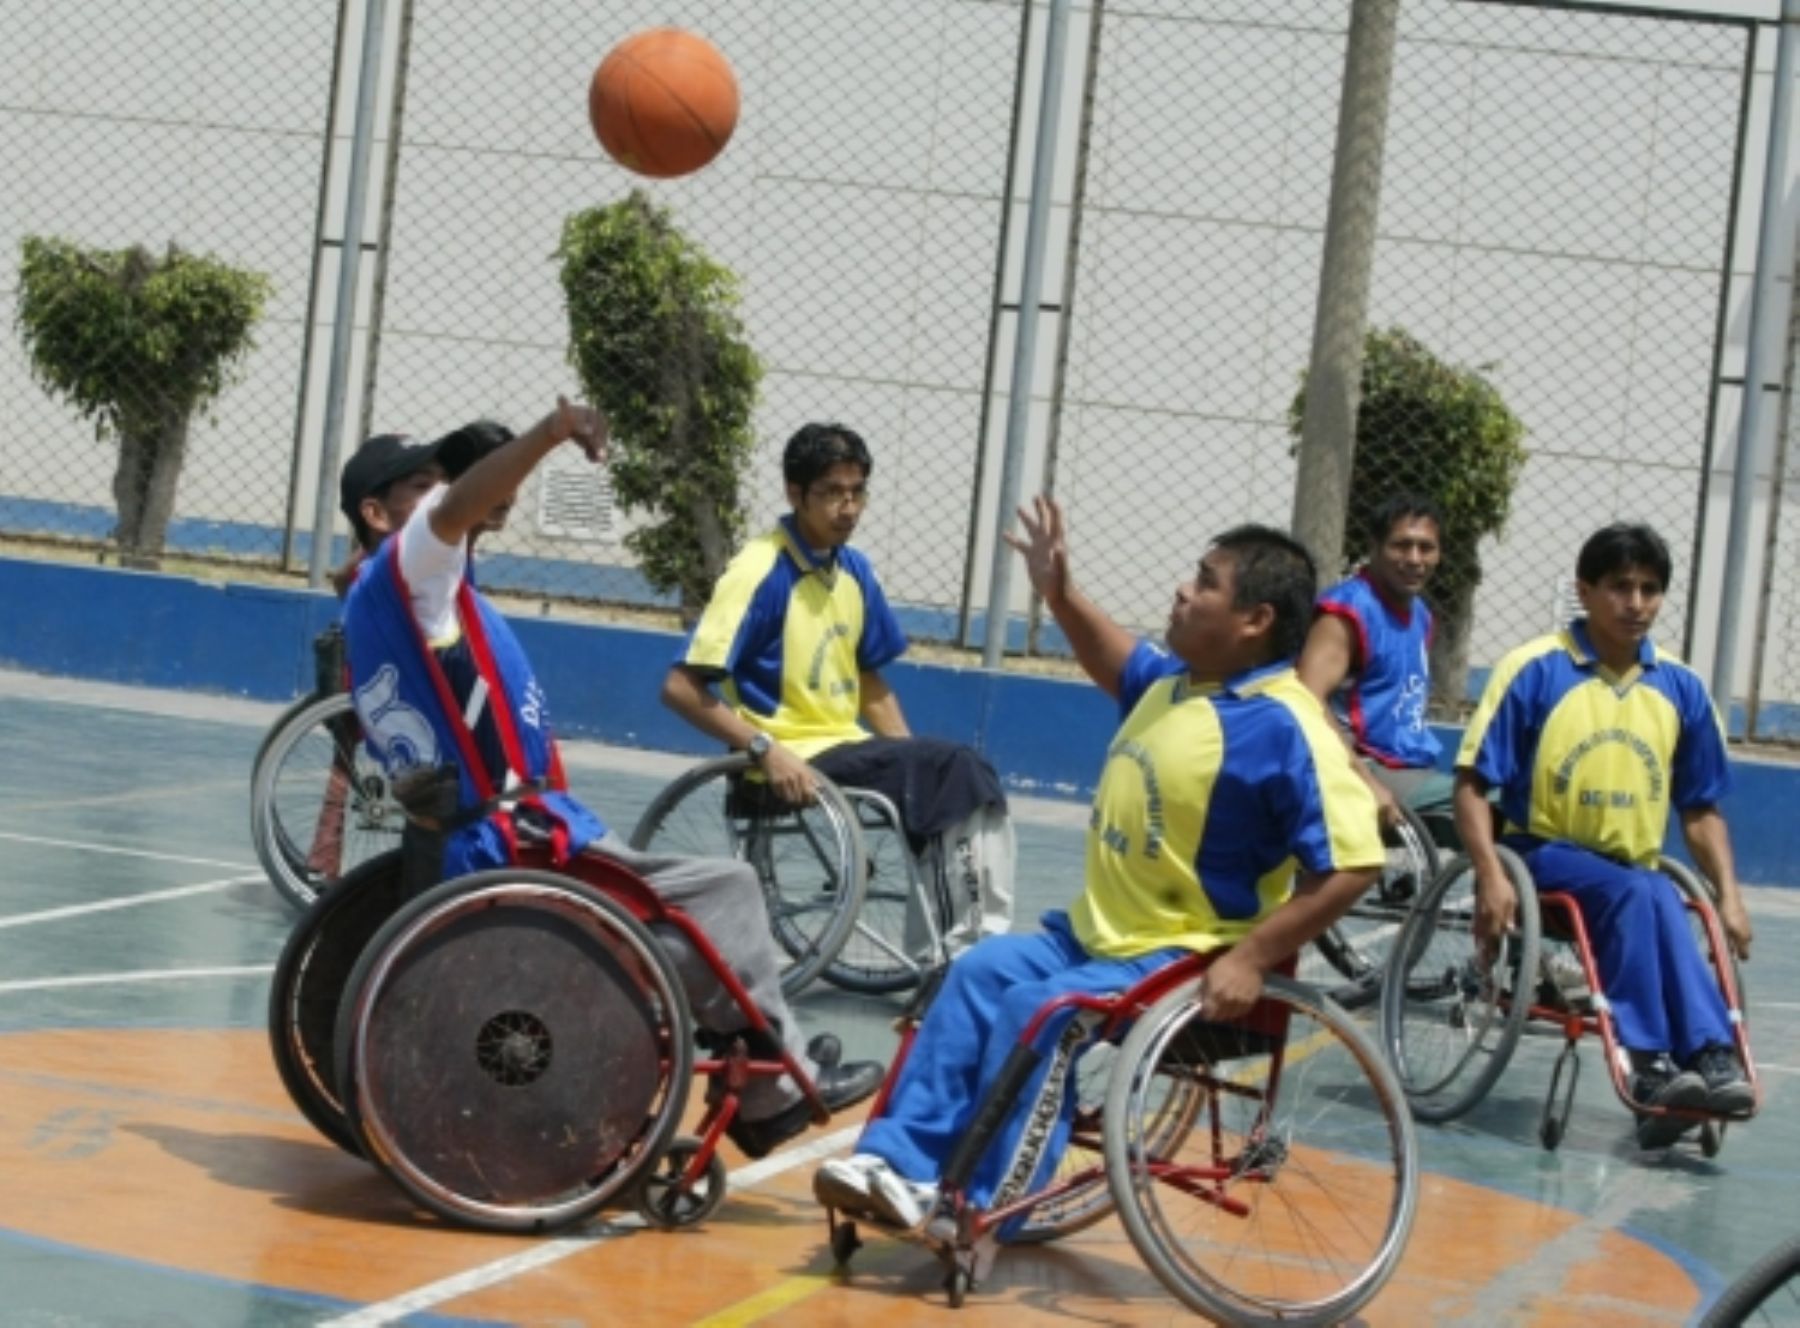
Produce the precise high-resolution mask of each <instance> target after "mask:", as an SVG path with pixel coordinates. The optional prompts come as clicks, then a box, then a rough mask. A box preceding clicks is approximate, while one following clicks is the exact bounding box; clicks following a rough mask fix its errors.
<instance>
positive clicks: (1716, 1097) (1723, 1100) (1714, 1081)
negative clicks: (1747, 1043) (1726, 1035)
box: [1688, 1043, 1756, 1116]
mask: <svg viewBox="0 0 1800 1328" xmlns="http://www.w3.org/2000/svg"><path fill="white" fill-rule="evenodd" d="M1688 1068H1689V1070H1690V1071H1692V1072H1693V1073H1696V1074H1698V1075H1699V1076H1700V1077H1701V1078H1702V1079H1704V1080H1705V1081H1706V1109H1707V1110H1708V1111H1716V1112H1718V1113H1719V1114H1720V1115H1721V1116H1738V1115H1742V1114H1743V1113H1744V1112H1747V1111H1749V1110H1750V1109H1751V1108H1752V1107H1754V1106H1755V1105H1756V1090H1755V1089H1754V1088H1752V1087H1751V1086H1750V1081H1749V1080H1748V1079H1747V1078H1745V1077H1744V1067H1743V1066H1741V1065H1739V1064H1738V1058H1737V1053H1736V1052H1734V1051H1732V1049H1731V1048H1730V1047H1724V1046H1720V1045H1719V1044H1718V1043H1714V1044H1713V1045H1712V1046H1710V1047H1702V1048H1701V1049H1700V1050H1699V1051H1698V1052H1697V1053H1696V1054H1695V1056H1694V1059H1693V1061H1692V1062H1690V1064H1689V1066H1688Z"/></svg>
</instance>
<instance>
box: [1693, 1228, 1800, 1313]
mask: <svg viewBox="0 0 1800 1328" xmlns="http://www.w3.org/2000/svg"><path fill="white" fill-rule="evenodd" d="M1792 1323H1800V1236H1796V1237H1793V1238H1791V1239H1789V1240H1787V1241H1784V1242H1783V1243H1781V1244H1780V1245H1777V1246H1776V1247H1775V1248H1774V1249H1772V1250H1770V1251H1769V1252H1768V1253H1767V1254H1765V1255H1764V1256H1763V1257H1762V1258H1760V1259H1758V1260H1757V1261H1756V1262H1755V1263H1753V1264H1751V1265H1750V1267H1749V1268H1747V1269H1745V1270H1744V1272H1743V1274H1742V1275H1741V1276H1740V1277H1739V1278H1738V1279H1737V1280H1736V1281H1735V1282H1733V1283H1732V1284H1731V1285H1730V1286H1728V1287H1726V1288H1725V1291H1724V1293H1723V1294H1722V1295H1720V1297H1719V1298H1718V1299H1717V1300H1716V1301H1714V1302H1713V1304H1712V1308H1711V1309H1709V1310H1707V1312H1706V1317H1705V1318H1704V1319H1702V1320H1701V1321H1700V1328H1740V1325H1745V1324H1792Z"/></svg>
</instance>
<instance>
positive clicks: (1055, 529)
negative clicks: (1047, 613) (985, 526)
mask: <svg viewBox="0 0 1800 1328" xmlns="http://www.w3.org/2000/svg"><path fill="white" fill-rule="evenodd" d="M1019 524H1020V526H1022V527H1023V528H1024V530H1025V538H1024V539H1020V538H1019V537H1018V536H1017V535H1015V534H1013V533H1012V532H1011V531H1010V530H1008V531H1003V532H1002V533H1001V536H1000V538H1002V539H1004V540H1005V541H1006V542H1007V543H1008V544H1010V545H1011V546H1012V547H1013V548H1015V549H1017V550H1018V551H1019V552H1020V553H1022V554H1024V555H1025V572H1026V575H1028V576H1029V577H1030V578H1031V588H1032V589H1033V590H1035V591H1037V593H1038V594H1039V595H1041V596H1043V598H1044V600H1045V602H1046V603H1050V604H1056V603H1058V602H1060V601H1061V599H1062V597H1063V595H1064V593H1065V592H1066V591H1067V590H1068V586H1069V546H1068V541H1067V539H1066V537H1065V533H1064V532H1065V523H1064V521H1063V510H1062V505H1061V504H1060V503H1058V502H1057V501H1056V499H1054V498H1052V497H1050V496H1049V495H1047V494H1039V495H1038V496H1037V497H1035V498H1033V499H1032V500H1031V510H1030V511H1027V510H1026V509H1025V508H1023V507H1021V508H1020V509H1019Z"/></svg>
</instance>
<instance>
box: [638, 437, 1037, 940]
mask: <svg viewBox="0 0 1800 1328" xmlns="http://www.w3.org/2000/svg"><path fill="white" fill-rule="evenodd" d="M873 467H874V461H873V459H872V458H871V456H870V455H869V449H868V447H867V446H866V445H865V444H864V442H863V440H862V439H861V438H860V437H858V436H857V435H856V434H854V433H852V432H851V431H850V430H849V429H846V428H844V427H843V426H842V425H837V424H809V425H807V426H806V427H805V428H803V429H801V430H800V431H799V432H798V433H796V434H795V435H794V436H793V438H791V439H790V440H789V441H788V444H787V449H786V451H785V453H784V454H783V456H782V474H783V477H784V479H785V481H786V484H787V499H788V502H789V504H790V505H791V506H792V508H793V510H792V511H791V512H790V513H789V514H788V515H787V516H784V517H782V518H781V520H780V522H779V523H778V524H777V526H776V528H775V529H774V530H773V531H771V532H770V533H769V534H768V535H765V536H764V537H763V538H761V539H759V540H755V541H753V542H752V543H750V544H749V545H748V546H746V547H745V548H744V549H743V550H742V551H740V552H739V553H738V555H737V556H736V557H735V558H733V559H732V561H731V565H730V566H729V567H727V568H726V569H725V572H724V574H723V575H722V576H721V577H720V578H719V583H718V585H717V586H716V587H715V588H714V590H713V594H712V599H711V600H710V601H709V602H708V604H707V606H706V612H705V614H704V615H703V616H702V617H701V619H700V622H699V625H698V626H696V627H695V628H694V631H693V634H692V636H690V637H689V638H688V642H687V646H686V648H685V649H684V650H683V652H682V655H681V658H680V659H679V660H678V661H677V662H676V664H675V665H674V667H673V668H671V669H670V670H669V675H668V678H667V679H666V680H665V682H664V683H663V691H662V697H663V702H664V704H666V705H668V706H669V707H670V708H671V709H672V710H674V711H675V712H676V713H677V714H679V715H680V716H681V717H682V718H683V719H685V720H687V721H688V722H689V723H690V724H692V725H693V726H694V727H695V728H697V729H699V730H700V731H701V732H702V733H705V734H708V735H710V736H711V737H714V738H717V739H718V740H719V741H720V742H723V743H725V744H726V745H727V746H729V747H732V748H735V749H737V750H739V751H746V752H749V753H750V755H751V756H752V757H753V758H754V759H755V760H756V762H757V764H758V765H759V766H760V767H761V768H762V771H763V773H764V774H765V775H766V776H767V778H768V781H769V783H770V785H771V786H772V787H773V788H774V789H775V791H776V792H777V793H778V794H780V795H781V797H782V798H784V799H785V800H787V801H788V802H790V803H796V804H803V803H810V802H811V801H813V798H814V792H813V790H814V788H815V787H816V779H815V777H814V773H813V772H814V771H815V770H817V771H819V772H821V773H823V774H824V775H825V776H826V777H827V778H829V779H831V780H833V781H834V782H836V783H838V784H840V785H844V786H846V787H851V788H866V789H873V790H875V791H877V792H879V793H882V794H885V795H886V796H887V798H888V799H889V800H890V801H891V802H892V803H893V804H894V806H895V807H897V808H898V809H899V811H900V818H901V821H902V822H903V823H904V826H905V829H906V831H907V833H908V835H909V836H910V837H911V838H912V840H913V842H914V848H915V851H916V850H917V849H918V848H919V847H920V846H922V845H923V844H925V843H926V842H928V841H931V840H936V841H937V849H938V858H939V861H940V862H941V863H942V865H943V869H944V870H945V871H946V873H947V874H948V879H949V883H950V884H951V886H952V896H953V898H954V899H955V900H956V901H957V903H958V907H957V908H956V916H954V917H953V918H952V919H951V920H950V921H951V925H950V928H949V934H948V935H947V936H946V937H945V940H946V942H947V943H948V946H949V948H950V950H952V951H955V950H958V949H961V948H963V947H965V946H967V945H969V944H972V943H973V942H974V941H975V940H976V939H978V938H979V937H980V936H982V935H984V934H992V933H996V932H1004V931H1006V930H1007V929H1008V928H1010V927H1011V925H1012V902H1013V901H1012V866H1013V851H1014V846H1013V831H1012V822H1011V821H1010V820H1009V819H1008V818H1007V815H1006V795H1005V793H1004V792H1002V790H1001V788H1000V780H999V777H998V776H997V775H996V774H995V773H994V769H993V767H992V766H990V765H989V764H988V763H987V762H986V761H985V760H983V759H982V758H981V757H980V756H979V755H977V754H976V753H975V752H973V751H971V750H970V749H969V748H967V747H965V746H963V745H961V744H960V743H954V742H946V741H944V740H942V739H939V738H923V737H915V736H913V735H912V733H911V731H910V730H909V729H908V728H907V724H906V716H905V715H904V714H903V713H902V711H901V709H900V698H899V697H897V696H896V695H894V693H893V691H892V689H891V688H889V686H888V685H887V682H886V681H885V680H884V679H883V678H882V676H881V670H882V668H883V667H884V666H885V665H887V664H889V663H891V662H893V661H894V660H895V659H897V658H899V656H900V654H901V652H902V651H904V650H905V649H906V636H905V634H904V633H903V632H902V631H901V629H900V624H899V622H898V621H896V619H895V617H894V614H893V611H892V610H891V609H889V608H888V602H887V598H886V596H885V595H883V594H882V591H881V584H880V583H879V582H878V581H877V580H876V579H875V573H874V569H873V568H872V567H871V566H870V565H869V560H868V559H867V558H866V557H864V556H863V554H862V553H860V552H859V551H857V550H856V549H853V548H851V547H850V545H849V542H848V541H849V539H850V536H851V535H852V534H853V533H854V532H855V530H856V523H857V520H858V518H859V517H860V516H861V514H862V511H863V507H864V504H865V503H866V502H867V501H868V482H869V473H870V471H871V470H872V469H873ZM714 685H717V687H718V689H719V691H720V692H721V693H723V699H721V697H720V696H719V695H717V694H715V693H714V691H713V687H714ZM859 720H861V721H864V722H866V723H867V724H868V725H869V728H871V729H873V730H874V732H875V736H873V737H871V736H870V735H869V733H868V732H867V731H865V730H864V729H863V727H862V724H861V723H859Z"/></svg>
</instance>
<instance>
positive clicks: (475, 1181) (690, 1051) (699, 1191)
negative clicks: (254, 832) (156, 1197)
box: [269, 845, 830, 1232]
mask: <svg viewBox="0 0 1800 1328" xmlns="http://www.w3.org/2000/svg"><path fill="white" fill-rule="evenodd" d="M520 859H521V860H520V862H519V863H518V864H517V865H515V866H510V867H506V868H502V869H498V870H493V871H484V872H477V873H474V874H472V875H469V876H464V877H460V878H458V879H456V880H452V881H447V882H444V883H443V884H440V885H437V886H434V887H433V888H431V889H429V890H428V891H426V892H425V893H423V894H419V895H416V896H414V897H410V898H409V897H408V891H407V889H406V886H405V883H404V875H405V873H404V870H403V865H402V861H401V854H400V853H398V852H392V853H387V854H383V855H382V856H380V857H378V858H375V859H372V860H370V861H369V862H366V863H364V864H362V865H361V866H360V867H358V868H356V869H355V870H354V871H352V872H351V873H350V874H349V875H348V876H347V877H345V878H344V880H343V881H342V882H340V883H339V884H338V886H337V887H336V888H334V889H332V890H330V891H328V892H327V893H326V894H325V895H323V896H322V897H321V898H320V899H319V900H318V901H317V902H316V903H315V904H314V905H313V907H312V908H311V909H310V910H309V911H308V913H307V914H306V916H305V917H304V918H303V919H302V920H301V923H300V925H299V926H298V927H297V928H296V929H295V931H294V933H293V935H292V936H291V937H290V938H289V940H288V943H287V946H286V947H285V948H284V950H283V952H282V955H281V959H280V961H279V962H278V963H277V965H276V970H275V977H274V981H273V984H272V986H271V990H270V998H269V1034H270V1044H271V1049H272V1051H273V1053H274V1058H275V1063H276V1067H277V1069H278V1071H279V1073H280V1075H281V1079H282V1082H283V1084H284V1085H285V1086H286V1087H287V1089H288V1092H289V1094H290V1096H291V1097H292V1098H293V1099H294V1102H295V1104H296V1105H297V1106H298V1107H299V1108H300V1110H301V1112H302V1114H304V1115H305V1116H306V1118H307V1119H308V1120H309V1121H310V1122H311V1123H312V1124H313V1125H314V1126H315V1127H316V1128H317V1129H318V1130H319V1131H320V1133H321V1134H323V1135H324V1136H325V1137H326V1138H327V1139H328V1140H330V1141H331V1142H333V1143H334V1144H336V1145H337V1146H338V1147H340V1148H343V1149H344V1150H345V1151H347V1152H350V1153H352V1154H355V1155H357V1156H361V1157H363V1158H366V1159H367V1160H369V1161H370V1162H372V1163H373V1164H374V1165H375V1166H376V1167H377V1168H378V1169H379V1170H381V1171H382V1172H384V1173H385V1174H386V1175H387V1176H388V1177H389V1178H390V1179H392V1180H393V1181H394V1182H395V1183H396V1184H398V1186H399V1187H400V1188H401V1189H402V1190H403V1191H404V1192H405V1193H406V1194H407V1196H408V1197H409V1198H410V1199H412V1200H413V1202H415V1203H416V1204H418V1205H419V1206H420V1207H422V1208H424V1209H425V1210H427V1211H429V1212H431V1213H433V1214H435V1215H437V1216H439V1217H442V1218H444V1219H446V1220H449V1221H452V1222H456V1223H459V1224H462V1225H466V1226H471V1227H476V1228H479V1229H483V1230H489V1231H506V1232H544V1231H552V1230H556V1229H558V1228H562V1227H566V1226H569V1225H572V1224H574V1223H578V1222H581V1221H584V1220H586V1219H587V1218H589V1217H591V1216H593V1215H594V1214H595V1213H597V1212H598V1211H600V1210H601V1209H602V1208H604V1207H607V1206H608V1205H612V1204H618V1203H624V1202H629V1203H631V1204H632V1205H634V1206H635V1207H636V1209H637V1211H638V1212H639V1213H640V1214H641V1215H642V1216H643V1218H644V1219H645V1220H646V1221H647V1222H649V1223H651V1224H653V1225H655V1226H659V1227H665V1228H672V1227H684V1226H690V1225H693V1224H695V1223H698V1222H701V1221H704V1220H705V1219H706V1218H707V1217H708V1216H710V1215H711V1213H712V1212H713V1211H714V1210H715V1209H716V1208H717V1207H718V1205H719V1203H720V1202H721V1200H723V1198H724V1196H725V1192H726V1184H727V1181H726V1169H725V1163H724V1159H723V1158H722V1157H721V1156H720V1155H719V1153H718V1151H717V1150H718V1144H719V1141H720V1139H721V1138H722V1137H723V1135H724V1133H725V1130H726V1128H727V1127H728V1126H729V1125H730V1124H731V1122H732V1120H733V1119H734V1118H735V1116H736V1113H737V1111H738V1108H739V1103H740V1095H741V1092H742V1089H743V1088H744V1086H745V1085H746V1084H748V1083H749V1082H750V1080H751V1079H752V1078H753V1077H757V1076H764V1075H782V1074H786V1075H788V1076H790V1077H791V1078H792V1080H793V1082H794V1083H796V1084H798V1085H800V1086H801V1088H802V1091H803V1092H804V1094H805V1096H806V1099H807V1100H808V1101H809V1103H810V1104H811V1110H812V1115H813V1117H814V1119H815V1120H816V1121H819V1122H823V1121H825V1120H828V1119H829V1117H830V1113H829V1112H828V1110H827V1109H826V1107H825V1105H824V1103H823V1102H822V1101H821V1100H820V1098H819V1095H818V1092H817V1090H816V1088H815V1087H814V1086H813V1084H812V1083H811V1081H810V1080H809V1078H808V1077H807V1075H806V1074H805V1072H804V1071H803V1070H802V1069H801V1068H800V1066H799V1065H798V1064H797V1063H795V1061H794V1060H793V1058H792V1057H791V1056H790V1055H788V1053H787V1052H786V1051H785V1049H781V1048H780V1044H779V1043H778V1041H777V1040H776V1038H775V1036H774V1033H773V1030H772V1029H771V1028H770V1026H769V1024H768V1021H767V1020H766V1018H764V1016H763V1015H762V1013H761V1011H760V1010H758V1009H757V1008H756V1007H755V1005H754V1004H753V1003H752V1002H751V1001H750V998H749V995H748V993H747V992H746V991H745V990H744V988H743V985H742V984H741V983H740V982H739V981H738V979H737V977H736V975H735V974H734V973H733V972H732V971H731V970H730V968H729V966H728V965H726V964H725V962H724V961H723V960H722V959H721V958H720V957H719V955H718V953H717V951H716V950H715V949H714V948H713V946H712V944H711V942H710V941H709V940H708V939H707V938H706V936H705V935H704V934H702V933H701V932H700V930H699V929H698V927H696V926H695V925H694V923H693V922H692V921H691V920H690V919H688V918H687V917H686V915H685V914H683V913H682V912H681V911H680V910H679V909H675V908H673V907H670V906H669V905H666V904H664V903H663V902H662V901H661V900H660V899H659V898H657V896H656V895H655V894H654V893H653V892H652V891H651V890H650V888H649V887H648V886H647V885H645V884H644V883H643V882H642V881H641V880H639V879H638V878H637V877H636V876H634V875H633V874H632V873H630V872H629V871H627V870H626V869H624V868H623V867H621V866H619V865H618V864H616V863H613V862H611V861H609V860H607V859H604V858H599V857H586V856H583V857H577V858H576V859H574V860H573V861H571V862H569V863H567V864H566V865H565V866H564V867H563V868H561V869H560V870H559V871H555V872H553V871H550V870H548V869H547V868H548V865H549V864H548V854H547V850H546V849H544V848H543V847H542V846H536V845H522V846H521V853H520ZM664 928H673V929H674V930H676V931H679V932H680V933H681V934H682V935H683V937H684V938H685V939H686V941H687V942H688V944H689V945H691V946H692V947H693V949H694V950H695V951H696V952H697V953H698V954H700V955H702V956H703V957H705V959H706V960H707V961H708V962H709V963H710V965H711V967H712V968H713V970H714V972H715V973H716V974H717V976H718V978H719V980H720V982H721V983H722V984H723V985H724V986H725V988H726V989H727V990H728V991H730V992H731V994H732V995H733V996H734V997H735V998H736V999H737V1001H738V1004H739V1005H740V1006H741V1007H742V1009H743V1010H744V1012H745V1022H746V1025H747V1028H748V1031H747V1032H746V1033H745V1034H744V1035H742V1036H738V1037H735V1038H732V1039H729V1040H727V1039H720V1038H710V1039H709V1040H708V1043H707V1049H706V1050H704V1051H697V1050H696V1035H695V1032H694V1030H693V1028H692V1026H691V1019H690V1016H689V1009H688V1003H687V998H686V995H685V993H684V991H683V989H682V987H681V985H680V982H679V980H678V978H677V976H676V973H675V970H674V968H673V967H672V965H671V963H670V960H669V958H668V957H667V955H666V954H665V953H664V951H663V949H662V948H661V946H660V945H659V944H658V942H657V941H656V939H655V938H654V936H653V935H652V929H658V930H660V929H664ZM726 1041H729V1043H730V1045H729V1046H723V1045H720V1044H722V1043H724V1042H726ZM747 1042H755V1043H756V1044H757V1045H758V1046H759V1047H764V1048H775V1049H776V1050H775V1051H774V1052H773V1053H771V1054H764V1055H756V1056H753V1055H752V1053H751V1050H750V1048H749V1046H748V1045H747ZM696 1076H698V1077H700V1078H701V1079H703V1080H704V1081H705V1083H706V1109H705V1112H704V1114H703V1115H702V1117H701V1119H700V1122H699V1124H698V1126H697V1127H696V1129H695V1133H693V1134H678V1133H677V1130H678V1127H679V1126H680V1124H681V1121H682V1118H683V1114H684V1112H685V1110H686V1107H687V1102H688V1094H689V1091H690V1088H691V1086H692V1081H693V1079H694V1078H695V1077H696Z"/></svg>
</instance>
